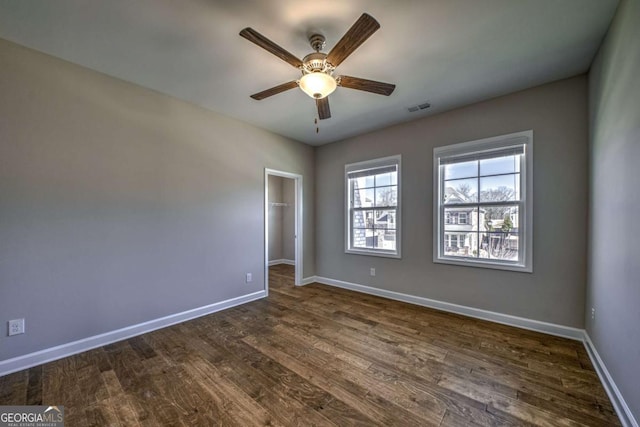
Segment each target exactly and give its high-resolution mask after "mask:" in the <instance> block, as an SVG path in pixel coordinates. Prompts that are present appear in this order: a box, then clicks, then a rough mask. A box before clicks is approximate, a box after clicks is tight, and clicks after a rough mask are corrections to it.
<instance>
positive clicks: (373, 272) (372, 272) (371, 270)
mask: <svg viewBox="0 0 640 427" xmlns="http://www.w3.org/2000/svg"><path fill="white" fill-rule="evenodd" d="M369 274H370V275H372V276H375V275H376V269H375V268H373V267H371V268H370V269H369Z"/></svg>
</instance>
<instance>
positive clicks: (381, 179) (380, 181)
mask: <svg viewBox="0 0 640 427" xmlns="http://www.w3.org/2000/svg"><path fill="white" fill-rule="evenodd" d="M393 174H394V175H395V172H393ZM391 184H392V182H391V172H389V173H381V174H379V175H376V187H382V186H385V185H391Z"/></svg>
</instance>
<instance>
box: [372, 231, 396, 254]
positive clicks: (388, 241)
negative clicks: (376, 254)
mask: <svg viewBox="0 0 640 427" xmlns="http://www.w3.org/2000/svg"><path fill="white" fill-rule="evenodd" d="M373 244H374V248H376V249H383V250H385V251H395V250H396V230H385V229H379V230H375V238H374V239H373Z"/></svg>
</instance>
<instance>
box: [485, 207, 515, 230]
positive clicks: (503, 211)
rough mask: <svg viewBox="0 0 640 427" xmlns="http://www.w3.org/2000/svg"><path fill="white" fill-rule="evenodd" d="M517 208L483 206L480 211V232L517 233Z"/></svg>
mask: <svg viewBox="0 0 640 427" xmlns="http://www.w3.org/2000/svg"><path fill="white" fill-rule="evenodd" d="M518 219H519V217H518V206H517V205H512V206H483V207H482V208H481V210H480V231H496V232H513V233H517V232H518V231H519V230H518V226H519V220H518Z"/></svg>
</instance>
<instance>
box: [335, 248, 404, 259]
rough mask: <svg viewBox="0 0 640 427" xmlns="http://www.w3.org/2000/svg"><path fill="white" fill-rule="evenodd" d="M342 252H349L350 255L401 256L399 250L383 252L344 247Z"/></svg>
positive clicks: (399, 257)
mask: <svg viewBox="0 0 640 427" xmlns="http://www.w3.org/2000/svg"><path fill="white" fill-rule="evenodd" d="M344 253H345V254H351V255H368V256H378V257H383V258H396V259H401V258H402V256H400V253H399V252H398V253H395V252H383V251H368V250H366V249H346V250H345V251H344Z"/></svg>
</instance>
